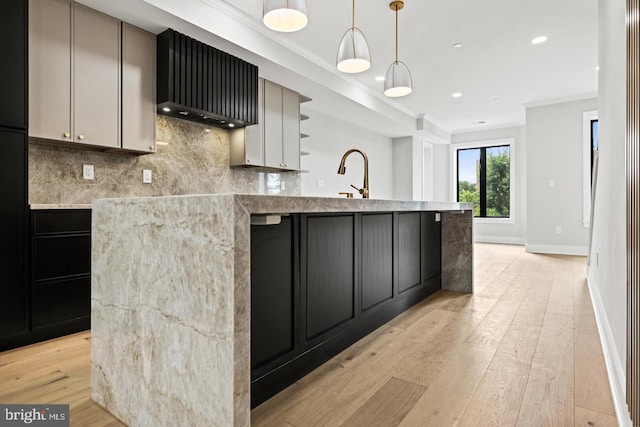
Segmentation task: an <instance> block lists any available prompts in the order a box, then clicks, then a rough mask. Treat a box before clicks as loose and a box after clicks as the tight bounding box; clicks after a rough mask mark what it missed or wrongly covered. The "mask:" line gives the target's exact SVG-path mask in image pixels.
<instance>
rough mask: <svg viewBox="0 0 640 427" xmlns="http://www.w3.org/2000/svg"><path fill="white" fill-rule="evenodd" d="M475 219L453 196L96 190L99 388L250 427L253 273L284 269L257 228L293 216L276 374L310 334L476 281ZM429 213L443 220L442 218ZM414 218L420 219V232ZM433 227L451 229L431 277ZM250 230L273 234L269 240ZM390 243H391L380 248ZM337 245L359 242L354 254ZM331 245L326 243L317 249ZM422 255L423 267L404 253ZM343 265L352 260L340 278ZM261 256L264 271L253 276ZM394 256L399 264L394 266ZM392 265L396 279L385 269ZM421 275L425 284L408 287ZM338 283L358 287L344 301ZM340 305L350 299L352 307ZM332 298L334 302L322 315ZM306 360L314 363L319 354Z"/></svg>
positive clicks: (346, 328)
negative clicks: (284, 341) (103, 196)
mask: <svg viewBox="0 0 640 427" xmlns="http://www.w3.org/2000/svg"><path fill="white" fill-rule="evenodd" d="M283 218H285V220H283ZM414 220H415V221H414ZM472 220H473V217H472V205H471V204H469V203H450V202H413V201H385V200H353V199H336V198H316V197H290V196H263V195H240V194H222V195H194V196H173V197H152V198H133V199H108V200H99V201H96V202H94V204H93V226H92V308H91V310H92V311H91V316H92V317H91V321H92V339H91V341H92V377H91V387H92V398H93V399H94V400H95V401H96V402H98V403H99V404H100V405H102V406H104V407H105V408H106V409H107V410H109V411H110V412H111V413H112V414H114V415H115V416H116V417H118V418H120V419H121V420H123V421H124V422H125V423H127V424H129V425H176V426H180V425H185V426H186V425H221V426H222V425H235V426H248V425H249V424H250V407H251V388H252V360H251V355H252V350H253V349H252V348H251V343H252V337H251V330H252V329H253V328H254V327H258V325H252V323H251V313H252V292H251V289H252V286H255V285H256V283H252V280H253V281H254V282H256V281H259V280H261V279H262V277H265V276H269V275H270V274H271V271H272V272H273V274H277V272H278V271H280V269H279V266H278V265H277V262H273V261H272V258H269V257H266V256H264V257H260V258H256V257H257V256H258V255H259V254H262V255H264V254H265V253H268V251H265V250H264V248H265V244H264V242H265V241H266V242H267V243H268V242H269V239H267V240H264V239H263V238H264V233H262V234H260V230H259V229H257V228H256V227H258V228H259V227H264V229H267V228H268V227H269V224H274V225H277V224H289V225H288V226H287V227H286V229H287V230H290V233H291V234H290V235H288V237H286V238H285V239H284V241H285V242H290V251H291V254H292V256H291V257H290V259H291V266H290V268H291V270H290V271H291V274H289V276H291V277H293V279H292V286H294V287H296V289H298V290H292V291H290V292H291V293H290V294H286V295H285V299H286V298H289V300H291V301H293V302H292V307H293V308H292V309H291V310H292V312H291V313H292V314H291V315H290V317H291V318H289V319H287V320H286V321H285V322H284V324H286V323H289V324H292V325H294V326H292V331H291V333H290V334H289V335H290V338H291V341H292V342H291V343H290V345H291V346H292V350H291V351H289V352H288V353H286V354H280V353H279V354H277V355H276V356H277V357H275V358H274V357H272V358H271V359H270V363H271V364H272V365H273V363H275V362H277V361H278V360H279V361H280V362H281V363H280V365H279V366H276V367H275V368H274V369H271V371H270V372H274V371H278V369H279V368H280V366H284V365H290V364H292V363H295V361H298V363H300V361H301V360H302V361H304V360H305V359H304V357H303V356H304V355H308V354H312V353H311V350H312V349H311V348H306V347H305V342H302V343H301V342H300V341H305V340H306V339H308V341H309V343H311V344H312V346H313V347H314V348H315V347H319V346H320V344H324V343H325V342H329V343H331V342H335V341H337V340H335V339H334V340H332V339H329V338H332V337H335V336H338V335H339V334H341V335H340V336H342V337H345V336H349V335H350V336H352V337H355V338H358V336H361V335H362V333H364V332H363V331H365V332H366V331H367V330H370V329H371V328H372V327H375V326H376V325H377V324H379V323H380V321H381V319H384V317H381V316H387V317H388V316H393V315H395V314H397V313H398V312H399V310H403V309H405V308H406V307H407V306H409V305H411V304H414V303H415V302H417V301H418V300H419V298H424V297H426V296H427V295H428V294H429V293H430V292H432V291H433V290H434V289H435V287H441V288H442V289H449V290H456V291H463V292H473V247H472ZM430 222H431V223H434V222H437V223H439V224H438V226H437V228H434V227H433V224H432V225H429V224H430ZM252 223H253V224H254V225H252ZM411 224H414V225H415V227H417V228H416V229H415V230H413V231H412V229H411V228H410V226H411ZM340 227H343V228H340ZM403 227H404V228H403ZM253 229H255V230H253ZM423 229H424V230H428V229H433V230H437V236H438V237H440V236H441V240H440V243H439V246H440V252H439V253H438V254H437V256H438V258H439V260H440V262H439V263H438V264H440V269H438V271H436V272H434V273H433V274H432V275H429V277H426V274H425V271H427V270H429V268H430V267H428V266H427V264H426V262H427V261H428V260H425V256H424V254H426V253H427V252H428V251H427V250H426V249H425V248H426V245H427V244H428V241H429V237H428V235H427V234H424V233H423V232H422V231H421V230H423ZM345 230H346V232H345ZM416 235H417V236H418V237H417V238H416V237H415V236H416ZM260 236H262V237H260ZM314 236H316V237H314ZM332 236H333V237H332ZM344 236H347V237H344ZM403 236H404V240H403ZM412 236H413V237H412ZM313 238H317V239H319V240H317V243H316V244H312V243H310V242H312V241H313ZM252 239H255V241H256V242H257V241H258V239H262V240H261V241H262V242H263V244H262V245H261V247H262V252H259V251H257V249H256V248H254V246H255V245H254V241H252ZM332 239H333V240H335V239H338V240H340V242H339V243H338V244H335V243H332V242H333V240H332ZM276 240H277V239H276ZM274 242H275V240H274ZM281 242H282V240H281ZM412 245H413V246H412ZM285 247H286V246H285ZM385 247H388V248H389V250H388V251H386V252H385V251H384V250H381V249H380V248H385ZM412 247H415V248H417V249H416V250H412V249H411V248H412ZM267 248H268V246H267ZM336 248H337V249H340V250H342V251H343V254H344V253H348V254H350V255H349V256H348V257H347V261H344V257H342V256H340V252H339V250H337V249H336ZM344 251H346V252H344ZM403 251H404V252H403ZM271 252H272V253H280V249H278V250H277V251H276V250H274V251H271ZM423 252H424V253H423ZM323 253H324V254H328V255H327V256H326V257H325V259H324V260H322V261H318V259H320V258H322V257H321V255H322V254H323ZM314 254H315V255H314ZM331 254H333V256H332V255H331ZM401 254H405V255H406V256H402V255H401ZM416 254H417V257H418V259H419V261H418V264H417V266H416V265H413V266H411V265H410V264H407V261H406V260H407V259H410V258H411V257H412V256H413V255H416ZM385 257H386V258H389V259H388V262H386V263H385ZM252 258H253V259H254V261H253V264H254V265H252ZM263 258H264V259H265V260H267V261H265V262H261V261H260V260H261V259H263ZM265 263H266V264H265ZM269 263H273V269H272V270H271V271H270V270H269V265H270V264H269ZM332 263H335V265H336V266H338V265H342V266H345V269H344V270H345V271H344V272H343V274H342V276H340V271H341V269H340V268H339V267H336V268H335V269H334V268H331V266H333V265H334V264H332ZM259 264H262V266H261V267H260V271H264V272H266V274H261V275H256V268H257V266H258V265H259ZM384 264H388V265H389V266H390V267H389V268H388V269H386V270H385V269H384V268H383V267H382V266H383V265H384ZM403 269H404V270H403ZM334 270H335V271H334ZM327 271H329V272H330V274H328V273H327ZM367 272H369V274H367ZM252 273H253V277H252ZM385 274H389V279H388V286H385V283H386V282H385V281H384V280H382V279H380V278H381V277H384V276H385ZM286 275H287V274H285V276H286ZM412 275H414V276H415V275H417V279H415V280H414V281H417V282H416V284H415V285H406V286H403V284H402V283H403V281H407V280H408V282H407V283H411V280H410V277H411V276H412ZM423 276H424V277H423ZM318 277H320V278H324V280H325V282H322V280H320V281H318V280H317V278H318ZM344 277H351V278H352V279H351V280H349V281H348V284H349V286H351V288H349V289H347V290H346V292H345V290H344V289H337V291H339V292H342V294H340V293H338V294H332V295H328V296H327V294H324V295H320V294H318V292H322V290H323V289H325V288H327V289H329V288H331V287H332V286H333V287H334V288H335V287H336V286H337V285H335V284H336V283H341V282H340V280H342V279H341V278H344ZM367 277H369V278H370V279H367ZM326 280H331V282H326ZM315 282H318V283H316V284H317V286H316V287H315V288H312V285H313V283H315ZM369 282H371V283H373V284H374V285H372V286H369ZM266 283H268V282H266ZM274 283H280V282H279V281H278V282H274ZM385 288H386V290H385ZM319 290H320V291H319ZM329 291H330V289H329V290H327V292H329ZM274 292H275V290H274ZM301 292H302V293H304V295H301V294H300V293H301ZM314 292H315V293H314ZM254 293H256V294H257V292H254ZM262 295H265V298H267V297H269V292H266V293H263V294H262ZM336 295H345V296H346V298H351V299H349V300H348V301H347V303H346V304H343V302H344V301H338V300H336V299H335V296H336ZM254 297H255V295H254ZM303 297H304V298H303ZM323 298H324V299H326V301H325V302H326V304H325V305H324V306H323V305H321V304H320V303H321V302H322V301H323ZM299 301H302V302H303V303H302V304H299ZM310 301H311V302H312V303H313V305H312V304H311V303H310ZM305 302H306V303H305ZM254 303H255V301H254ZM264 305H265V304H263V306H264ZM268 305H270V304H267V306H268ZM341 305H342V306H345V307H347V311H348V313H349V315H348V316H347V317H348V318H346V319H343V318H342V317H344V315H342V317H341V314H340V311H339V308H340V306H341ZM323 307H331V310H333V312H332V313H327V315H326V316H322V313H320V315H318V313H316V314H315V315H314V314H313V310H316V311H318V310H320V311H322V310H323ZM300 310H302V311H304V315H302V314H301V313H300ZM372 313H373V314H372ZM254 315H255V316H257V315H258V314H254ZM336 316H337V317H336ZM349 316H350V317H349ZM267 318H269V317H268V316H267ZM314 319H315V320H314ZM318 319H319V320H318ZM296 321H302V322H304V327H301V326H300V325H299V324H298V323H296ZM314 322H315V323H314ZM323 322H325V323H323ZM327 322H328V323H327ZM264 323H267V322H264ZM350 325H355V326H350ZM300 331H302V332H300ZM336 331H337V332H336ZM354 331H356V332H357V333H356V332H354ZM305 334H307V335H305ZM358 334H360V335H358ZM285 335H286V334H285ZM301 337H302V338H301ZM327 337H329V338H327ZM285 347H286V346H285ZM294 347H295V348H294ZM327 348H328V349H331V350H333V351H335V350H336V348H338V347H335V346H334V347H332V348H330V347H329V346H328V347H327ZM277 350H278V349H276V351H277ZM254 357H255V354H254ZM283 358H285V359H283ZM283 360H285V362H282V361H283ZM309 360H312V361H315V363H316V364H317V362H318V357H312V358H311V359H309ZM267 365H269V363H267ZM267 365H265V366H267ZM263 367H264V366H263ZM254 371H255V367H254ZM265 372H266V371H265ZM254 373H255V372H254ZM254 376H255V375H254ZM262 376H263V377H265V378H267V377H268V376H269V374H264V375H262ZM253 379H254V380H258V379H257V378H253ZM275 382H277V381H275ZM254 383H255V381H254Z"/></svg>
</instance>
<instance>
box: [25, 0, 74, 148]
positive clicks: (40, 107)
mask: <svg viewBox="0 0 640 427" xmlns="http://www.w3.org/2000/svg"><path fill="white" fill-rule="evenodd" d="M71 133H72V128H71V3H70V2H69V1H67V0H48V1H41V0H31V1H30V2H29V136H34V137H37V138H47V139H57V140H63V141H71V137H72V135H71Z"/></svg>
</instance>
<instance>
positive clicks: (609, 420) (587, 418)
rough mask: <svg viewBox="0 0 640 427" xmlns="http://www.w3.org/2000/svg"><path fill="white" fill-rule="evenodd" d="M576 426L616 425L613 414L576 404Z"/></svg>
mask: <svg viewBox="0 0 640 427" xmlns="http://www.w3.org/2000/svg"><path fill="white" fill-rule="evenodd" d="M575 425H576V427H578V426H579V427H618V420H617V419H616V416H615V415H609V414H603V413H602V412H597V411H592V410H591V409H586V408H582V407H580V406H576V423H575Z"/></svg>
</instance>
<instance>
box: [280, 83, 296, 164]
mask: <svg viewBox="0 0 640 427" xmlns="http://www.w3.org/2000/svg"><path fill="white" fill-rule="evenodd" d="M282 162H283V164H284V167H285V168H286V169H293V170H299V169H300V95H298V93H297V92H294V91H292V90H289V89H285V88H283V89H282Z"/></svg>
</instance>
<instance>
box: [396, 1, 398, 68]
mask: <svg viewBox="0 0 640 427" xmlns="http://www.w3.org/2000/svg"><path fill="white" fill-rule="evenodd" d="M396 62H398V6H396Z"/></svg>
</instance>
